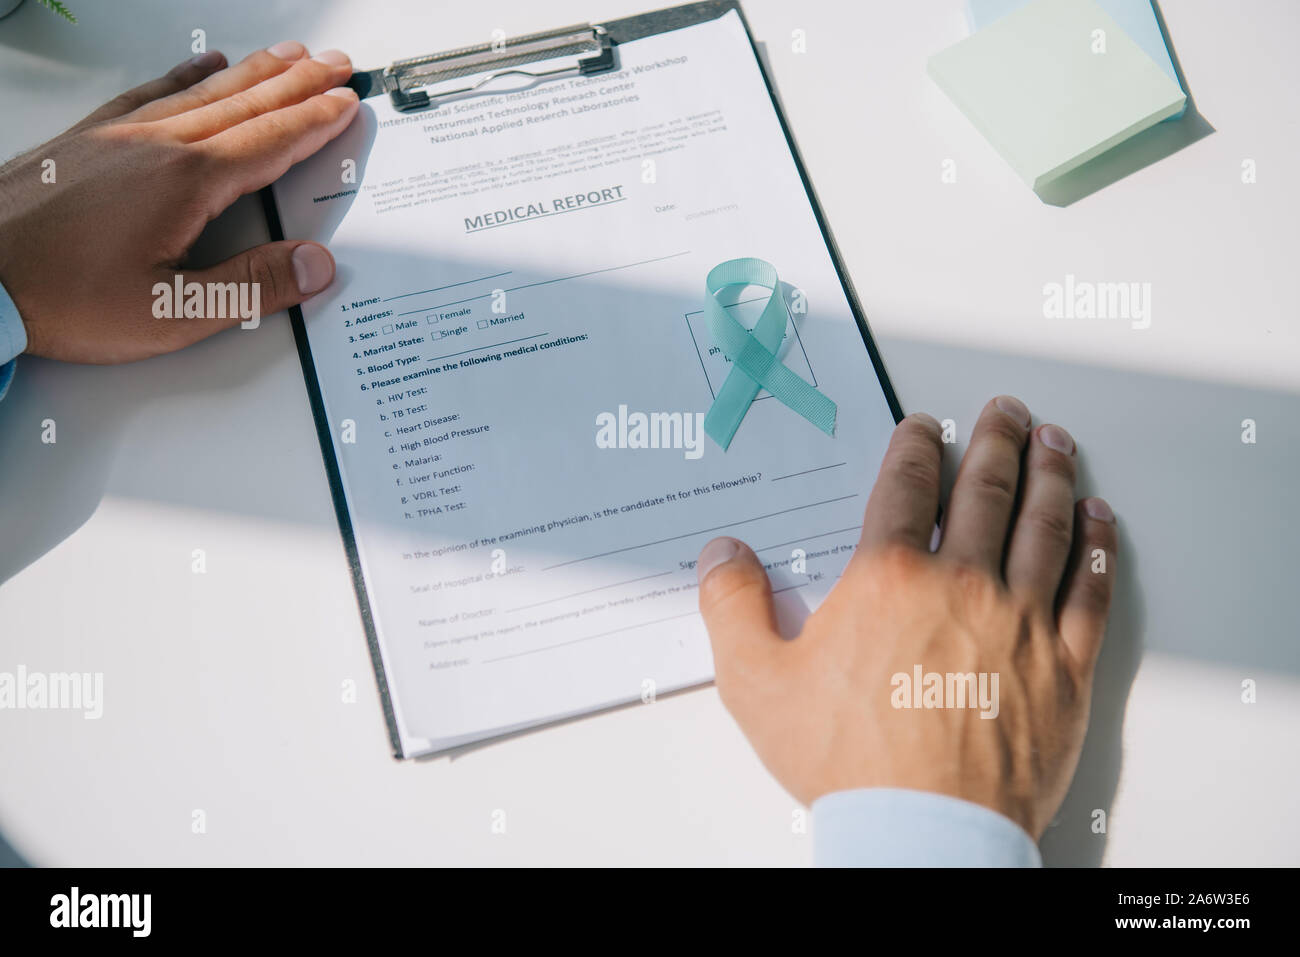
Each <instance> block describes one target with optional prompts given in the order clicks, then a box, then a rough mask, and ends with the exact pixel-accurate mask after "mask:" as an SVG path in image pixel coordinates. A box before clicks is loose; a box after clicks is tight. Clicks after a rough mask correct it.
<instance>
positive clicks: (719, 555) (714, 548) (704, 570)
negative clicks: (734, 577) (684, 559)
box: [695, 538, 740, 581]
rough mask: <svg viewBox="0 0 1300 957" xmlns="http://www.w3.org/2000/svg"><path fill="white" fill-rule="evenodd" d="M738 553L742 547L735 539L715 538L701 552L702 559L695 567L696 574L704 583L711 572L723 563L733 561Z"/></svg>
mask: <svg viewBox="0 0 1300 957" xmlns="http://www.w3.org/2000/svg"><path fill="white" fill-rule="evenodd" d="M738 551H740V547H739V546H738V545H737V544H736V542H735V539H731V538H715V539H714V540H713V541H711V542H709V544H707V545H705V546H704V551H702V552H700V559H699V561H698V562H697V563H696V565H695V573H696V574H697V575H699V578H700V581H704V579H705V577H706V576H707V575H708V574H709V572H711V571H713V569H715V568H717V567H718V566H719V565H721V564H722V563H723V562H728V561H731V559H732V558H734V557H735V555H736V552H738Z"/></svg>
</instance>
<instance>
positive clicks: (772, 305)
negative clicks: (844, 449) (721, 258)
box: [704, 258, 835, 450]
mask: <svg viewBox="0 0 1300 957" xmlns="http://www.w3.org/2000/svg"><path fill="white" fill-rule="evenodd" d="M728 286H763V287H765V288H767V289H770V290H772V294H771V296H769V297H768V300H767V305H765V306H764V307H763V313H762V315H760V316H759V317H758V322H757V323H755V324H754V328H753V329H752V330H749V329H746V328H745V327H744V326H742V325H741V324H740V322H739V321H738V320H737V319H736V318H735V317H734V316H732V315H731V314H730V313H729V312H727V310H726V309H725V308H724V307H723V305H722V303H720V302H718V295H717V294H718V293H719V292H720V291H722V290H723V289H726V288H727V287H728ZM704 288H705V291H706V293H707V295H708V298H707V300H706V304H705V313H706V316H707V319H708V323H709V334H710V335H711V336H712V337H713V343H714V345H716V346H717V347H718V348H719V349H721V350H722V351H723V353H724V354H725V355H726V357H727V358H728V359H730V360H731V363H732V365H731V371H730V372H729V373H727V379H726V381H725V382H723V383H722V388H721V389H720V390H718V395H717V398H715V399H714V400H713V405H712V406H711V407H710V408H709V413H708V415H706V416H705V417H704V431H705V433H706V434H707V435H708V436H709V438H711V439H713V441H715V442H717V443H718V445H720V446H722V448H723V449H724V450H725V449H726V448H727V446H729V445H730V444H731V440H732V438H733V437H734V436H735V434H736V430H737V429H738V428H740V423H741V420H743V419H744V418H745V413H746V412H748V411H749V407H750V405H751V404H752V403H753V401H754V399H755V398H756V397H757V396H758V393H759V390H760V389H766V390H767V391H768V392H770V393H771V394H772V395H774V396H775V397H776V398H777V400H778V401H780V402H781V403H782V404H783V405H786V406H788V407H789V408H791V409H793V410H794V411H795V412H797V413H799V414H800V415H801V416H803V417H804V418H805V419H807V420H808V421H809V422H811V423H812V424H813V425H815V426H817V428H819V429H821V430H822V431H823V432H825V433H826V434H827V435H834V434H835V403H834V402H832V401H831V400H830V399H828V398H827V397H826V396H824V395H823V394H822V393H820V392H818V391H817V390H816V389H815V388H813V387H812V386H811V385H809V384H808V383H807V382H805V381H804V380H803V379H801V378H799V376H798V375H796V374H795V373H794V372H793V371H792V370H791V369H790V368H789V367H788V366H786V365H785V363H783V362H782V361H781V360H780V359H778V358H777V350H779V349H780V348H781V340H782V339H784V338H785V330H786V325H787V324H788V322H789V319H790V314H789V313H788V312H787V311H786V307H785V300H784V299H782V298H781V284H780V280H779V279H778V278H777V275H776V268H775V267H774V266H773V265H772V264H771V263H768V262H764V261H763V260H761V259H751V258H745V259H729V260H727V261H726V262H724V263H720V264H719V265H717V266H714V267H713V269H711V270H710V271H709V275H708V277H707V278H706V279H705V280H704Z"/></svg>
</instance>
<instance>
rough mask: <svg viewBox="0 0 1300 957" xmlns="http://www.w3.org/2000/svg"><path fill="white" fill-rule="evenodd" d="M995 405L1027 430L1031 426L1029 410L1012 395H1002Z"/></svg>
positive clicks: (994, 402) (995, 401)
mask: <svg viewBox="0 0 1300 957" xmlns="http://www.w3.org/2000/svg"><path fill="white" fill-rule="evenodd" d="M993 404H994V405H996V406H997V407H998V408H999V409H1001V410H1002V411H1003V412H1005V413H1006V414H1007V415H1009V416H1011V418H1013V419H1015V420H1016V421H1017V422H1019V423H1020V424H1021V425H1023V426H1025V427H1026V428H1027V427H1028V426H1029V408H1028V407H1027V406H1026V405H1025V404H1024V403H1023V402H1021V401H1020V400H1019V399H1017V398H1015V397H1014V396H1010V395H1000V396H998V397H997V398H996V399H995V400H994V401H993Z"/></svg>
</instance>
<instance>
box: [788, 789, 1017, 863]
mask: <svg viewBox="0 0 1300 957" xmlns="http://www.w3.org/2000/svg"><path fill="white" fill-rule="evenodd" d="M812 811H813V861H814V863H815V864H816V865H817V866H818V867H1041V866H1042V863H1043V861H1042V858H1041V857H1040V856H1039V853H1038V846H1037V845H1036V844H1035V843H1034V839H1033V838H1031V837H1030V836H1029V835H1028V834H1027V833H1025V831H1024V829H1023V828H1021V827H1020V826H1019V825H1017V824H1016V823H1015V822H1014V821H1012V820H1011V819H1010V818H1007V817H1003V816H1002V815H1001V814H999V813H997V812H996V811H992V810H989V809H988V808H986V807H982V806H980V805H978V804H972V803H971V802H970V801H963V800H961V799H960V798H954V797H948V796H947V795H945V794H931V793H929V792H928V791H907V790H902V789H898V788H863V789H860V790H854V791H837V792H836V793H834V794H827V795H825V796H824V797H821V798H819V799H818V800H816V801H815V802H813V806H812Z"/></svg>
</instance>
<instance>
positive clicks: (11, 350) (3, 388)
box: [0, 283, 27, 399]
mask: <svg viewBox="0 0 1300 957" xmlns="http://www.w3.org/2000/svg"><path fill="white" fill-rule="evenodd" d="M26 348H27V330H26V328H24V326H23V320H22V318H21V317H20V316H19V315H18V307H17V306H15V305H14V301H13V300H12V299H10V298H9V293H7V292H5V287H4V284H3V283H0V399H3V398H4V397H5V393H6V392H8V391H9V383H10V382H12V381H13V378H14V368H15V367H16V366H17V364H18V363H17V361H16V357H17V355H18V354H19V353H20V352H22V351H23V350H24V349H26Z"/></svg>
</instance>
